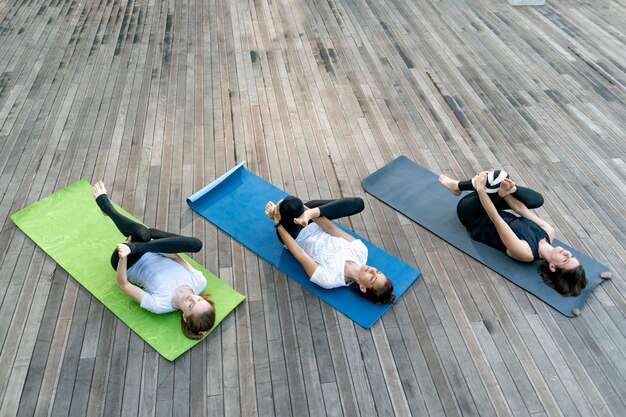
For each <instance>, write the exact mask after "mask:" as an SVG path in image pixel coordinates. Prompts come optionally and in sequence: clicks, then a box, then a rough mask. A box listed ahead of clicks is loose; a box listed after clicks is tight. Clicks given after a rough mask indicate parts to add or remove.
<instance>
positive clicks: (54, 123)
mask: <svg viewBox="0 0 626 417" xmlns="http://www.w3.org/2000/svg"><path fill="white" fill-rule="evenodd" d="M624 22H626V5H625V4H624V2H623V1H618V0H597V1H589V2H574V1H566V0H548V2H547V4H546V5H545V6H543V7H519V8H514V7H511V6H509V5H508V3H507V2H506V1H505V0H498V1H485V0H458V1H453V0H440V1H436V2H432V1H414V0H388V1H375V0H325V1H315V0H290V1H288V0H271V1H257V0H254V1H250V0H248V1H244V0H234V1H225V0H208V1H200V0H184V1H183V0H163V1H157V0H145V1H139V0H135V1H133V0H94V1H83V2H79V1H76V0H42V1H33V0H0V219H1V221H2V229H1V231H0V349H1V350H0V416H16V415H17V416H33V415H35V416H47V415H53V416H65V415H71V416H85V415H87V416H170V415H177V416H202V415H210V416H222V415H225V416H240V415H241V416H257V415H258V416H273V415H277V416H298V417H300V416H375V415H378V416H411V415H412V416H451V417H453V416H520V417H521V416H527V417H541V416H566V417H575V416H580V417H592V416H598V417H608V416H614V417H622V416H626V320H625V315H626V297H625V294H626V282H625V278H626V216H625V210H624V207H625V206H626V25H624ZM401 154H405V155H408V156H409V157H411V158H412V159H414V160H415V161H417V162H419V163H420V164H422V165H424V166H426V167H428V168H429V169H431V170H433V171H435V172H444V173H446V174H448V175H451V176H456V177H467V176H471V175H472V174H473V173H474V172H476V171H478V170H481V169H484V168H489V167H503V168H504V169H506V170H507V171H509V172H510V173H511V174H512V175H513V176H514V178H515V179H517V180H518V182H519V183H522V184H526V185H529V186H531V187H533V188H536V189H538V190H540V191H541V192H542V193H543V194H544V195H545V196H546V204H545V205H544V207H542V208H541V209H540V210H539V213H540V215H541V216H542V217H545V218H547V219H549V221H550V222H551V223H552V224H554V225H556V229H557V236H559V238H561V239H562V240H565V241H566V242H568V243H570V244H572V245H573V246H575V247H577V248H579V249H580V250H582V251H584V252H586V253H588V254H590V255H591V256H593V257H595V258H596V259H598V260H600V261H601V262H603V263H605V264H607V265H609V267H610V269H611V270H612V271H613V273H614V275H615V278H614V279H613V280H612V281H611V282H606V283H604V284H603V285H602V286H601V287H599V288H598V289H596V290H595V292H594V293H593V294H592V295H591V296H590V297H589V300H588V302H587V305H586V307H585V308H584V309H583V311H582V315H581V316H580V317H577V318H574V319H569V318H566V317H564V316H562V315H560V314H559V313H557V312H555V311H554V310H552V309H551V308H550V307H548V306H546V305H545V304H544V303H542V302H541V301H538V300H537V299H536V298H534V297H533V296H531V295H529V294H527V293H526V292H524V291H522V290H520V289H519V288H517V287H515V286H514V285H512V284H510V283H508V282H507V281H506V280H504V279H502V278H501V277H499V276H498V275H497V274H495V273H493V272H491V271H490V270H488V269H486V268H484V267H483V266H482V265H480V264H478V263H477V262H476V261H474V260H473V259H470V258H469V257H467V256H465V255H464V254H462V253H461V252H459V251H457V250H456V249H454V248H452V247H451V246H449V245H448V244H447V243H446V242H444V241H442V240H440V239H438V238H437V237H435V236H434V235H432V234H430V233H429V232H427V231H425V230H423V229H422V228H420V227H419V226H417V225H415V224H414V223H412V222H411V221H410V220H408V219H407V218H405V217H403V216H401V215H399V214H397V213H396V212H394V211H393V210H391V209H389V208H388V207H386V206H384V205H382V204H381V203H380V202H379V201H377V200H376V199H374V198H372V197H371V196H369V195H366V194H365V193H364V191H363V190H362V189H361V187H360V180H361V179H362V178H364V177H365V176H367V175H368V174H369V173H371V172H373V171H375V170H376V169H378V168H380V167H381V166H383V165H384V164H385V163H387V162H389V161H391V160H392V159H394V158H395V157H396V156H398V155H401ZM242 160H247V161H248V168H249V169H250V170H251V171H252V172H255V173H256V174H258V175H260V176H261V177H263V178H265V179H267V180H269V181H271V182H272V183H274V184H276V185H277V186H279V187H281V188H283V189H285V190H287V191H288V192H290V193H294V194H298V195H300V196H301V197H303V198H320V197H321V198H331V197H340V196H351V195H356V196H360V197H363V198H364V199H365V200H366V202H367V207H366V209H365V211H364V212H363V213H362V214H360V215H358V216H355V217H354V218H352V219H350V220H349V221H345V222H344V223H345V224H346V225H347V226H349V227H351V228H353V229H354V230H355V231H356V232H357V233H359V234H362V235H364V236H365V237H367V238H368V239H369V240H371V241H373V242H375V243H376V244H378V245H380V246H382V247H383V248H385V249H386V250H387V251H389V252H391V253H392V254H394V255H396V256H398V257H399V258H401V259H402V260H404V261H405V262H407V263H409V264H411V265H414V266H417V267H418V268H419V269H421V271H422V274H423V275H422V278H421V279H420V280H419V281H418V282H417V283H415V284H414V285H413V286H412V287H411V288H410V289H409V291H408V292H407V293H406V294H405V295H404V296H403V297H402V298H401V299H400V300H399V301H398V302H397V303H396V304H395V306H394V307H393V308H392V309H391V310H390V311H389V312H388V313H387V314H386V315H385V316H384V318H383V319H382V320H381V321H379V322H378V323H377V324H376V325H375V326H374V327H372V329H370V330H364V329H362V328H360V327H358V326H356V325H355V324H354V323H353V322H352V321H350V320H349V319H347V318H346V317H344V316H343V315H341V314H339V313H337V312H336V311H335V310H333V309H332V308H330V307H328V306H327V305H326V304H324V303H323V302H320V300H319V299H317V298H315V297H313V296H311V294H309V293H308V292H306V291H304V290H303V289H302V288H301V287H299V286H298V285H295V284H294V283H293V282H292V281H291V280H289V279H288V278H287V277H285V276H284V275H282V274H281V273H279V272H277V271H276V270H275V269H274V268H272V267H270V266H268V264H266V263H265V262H264V261H262V260H259V259H258V257H257V256H256V255H254V254H253V253H251V252H250V251H248V250H246V249H244V248H242V246H241V245H239V244H238V243H237V242H233V241H232V240H231V239H230V237H229V236H228V235H226V234H224V233H222V232H221V231H218V230H216V228H215V227H214V226H212V225H211V224H209V223H208V222H206V221H204V220H203V219H201V218H199V216H196V215H195V214H193V213H192V212H191V211H190V210H189V209H188V208H187V206H186V204H185V202H184V198H185V197H186V196H188V195H190V194H192V193H193V192H194V191H195V190H197V189H199V188H201V187H202V186H203V185H204V184H206V183H208V182H210V181H211V180H213V179H214V178H216V177H217V176H219V175H220V174H221V173H223V172H225V171H226V170H227V169H229V168H230V167H232V166H234V165H235V164H236V163H237V162H240V161H242ZM80 178H87V179H89V180H90V181H92V182H93V181H96V180H99V179H103V180H104V181H105V183H106V184H107V185H108V187H109V190H110V194H112V197H113V198H114V199H115V200H117V201H118V202H120V203H121V204H122V205H123V206H124V207H125V208H126V209H127V210H129V211H130V212H132V213H134V214H135V215H136V216H138V217H140V218H141V219H143V220H144V221H145V222H146V223H147V224H151V225H155V226H156V227H160V228H166V229H167V230H170V231H173V232H181V233H184V234H189V235H193V236H196V237H198V238H200V239H202V240H203V241H204V242H205V246H204V249H203V251H202V252H200V253H199V254H197V256H195V258H196V259H197V260H198V261H200V262H202V263H203V264H204V265H206V266H207V268H208V269H209V270H211V271H213V272H215V273H216V274H218V275H219V276H220V277H221V278H222V279H223V280H225V281H226V282H228V283H229V284H231V285H232V286H233V287H235V288H236V289H237V290H239V291H240V292H243V293H245V294H246V295H247V297H248V298H247V301H246V303H244V304H243V305H241V306H240V307H238V308H237V310H236V311H235V312H234V313H233V314H231V315H230V316H229V317H228V318H227V319H226V320H225V321H224V322H223V323H222V324H221V326H220V327H219V328H217V329H216V330H215V331H214V332H213V333H212V334H211V335H210V337H208V338H207V339H206V340H205V341H203V342H202V343H200V344H199V345H197V346H196V347H195V348H193V349H192V350H190V351H189V352H188V353H186V354H185V355H183V356H182V357H180V358H179V359H178V360H176V361H175V362H174V363H169V362H167V361H166V360H164V359H163V358H161V357H160V356H159V355H158V354H157V353H156V352H155V351H153V350H152V348H151V347H149V346H147V345H146V344H145V343H144V342H143V340H141V339H140V338H138V337H137V336H136V335H135V334H134V333H133V332H131V331H130V330H129V329H128V328H127V327H126V326H125V325H123V324H122V323H121V322H120V321H119V320H118V319H117V318H115V317H114V316H113V315H112V314H111V313H110V312H109V311H108V310H107V309H106V308H104V307H103V306H102V305H101V304H100V303H99V302H98V301H97V300H95V299H94V298H93V297H92V296H91V295H90V294H89V293H88V292H86V291H85V290H84V289H83V288H81V287H80V286H79V285H77V283H76V282H75V281H74V280H73V279H72V278H71V277H69V276H68V275H67V274H66V273H65V272H64V271H63V270H62V269H61V268H59V267H58V266H57V265H56V264H55V262H53V261H52V260H51V259H50V258H49V257H47V255H45V253H43V252H42V251H41V250H40V249H39V248H37V247H36V246H35V245H34V244H33V242H32V241H30V240H29V239H28V238H27V237H25V235H24V234H23V233H22V232H21V231H19V230H18V229H16V227H15V225H14V224H13V223H12V222H11V220H10V219H9V215H10V214H11V213H13V212H15V211H17V210H19V209H20V208H22V207H24V206H26V205H28V204H30V203H33V202H35V201H37V200H38V199H40V198H42V197H44V196H46V195H49V194H50V193H52V192H54V191H56V190H58V189H60V188H62V187H64V186H66V185H68V184H70V183H72V182H74V181H76V180H78V179H80ZM259 209H260V210H261V209H262V208H261V207H259Z"/></svg>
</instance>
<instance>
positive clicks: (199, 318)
mask: <svg viewBox="0 0 626 417" xmlns="http://www.w3.org/2000/svg"><path fill="white" fill-rule="evenodd" d="M200 296H201V297H202V298H204V299H205V300H206V301H207V302H208V303H209V304H210V305H211V309H210V310H209V311H207V312H205V313H202V314H199V315H193V316H189V317H187V321H185V319H184V317H183V315H182V314H181V315H180V328H181V330H182V331H183V334H184V335H185V336H187V337H188V338H190V339H202V338H203V337H204V333H205V332H206V331H207V330H210V329H211V328H212V327H213V325H214V324H215V304H214V303H213V301H211V300H209V296H208V294H204V293H202V294H200Z"/></svg>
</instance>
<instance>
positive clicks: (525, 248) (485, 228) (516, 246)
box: [439, 171, 587, 296]
mask: <svg viewBox="0 0 626 417" xmlns="http://www.w3.org/2000/svg"><path fill="white" fill-rule="evenodd" d="M487 173H488V171H484V172H481V173H479V174H476V176H475V177H474V179H473V180H466V181H457V180H453V179H451V178H448V177H447V176H445V175H441V176H440V177H439V182H440V183H441V184H442V185H443V186H444V187H446V188H447V189H448V190H450V192H452V193H453V194H454V195H460V194H461V191H470V190H474V189H475V192H472V193H470V194H468V195H466V196H465V197H463V198H462V199H461V200H460V201H459V204H458V205H457V215H458V217H459V220H460V221H461V223H463V225H464V226H465V227H466V228H467V230H468V232H469V234H470V236H471V237H472V239H474V240H477V241H479V242H482V243H484V244H486V245H489V246H491V247H493V248H496V249H498V250H501V251H503V252H506V254H507V255H509V256H510V257H511V258H513V259H516V260H518V261H521V262H532V261H535V260H540V259H541V260H544V262H543V263H542V264H541V265H540V266H539V273H540V274H541V277H542V278H543V280H544V282H545V283H546V284H547V285H549V286H551V287H552V288H554V289H555V290H557V291H558V292H559V293H561V294H563V295H574V296H575V295H578V294H580V292H581V290H582V289H583V288H585V286H586V285H587V278H586V276H585V271H584V269H583V267H582V266H581V265H580V262H579V261H578V259H576V257H575V256H574V255H572V254H571V252H569V251H567V250H565V249H563V248H562V247H560V246H557V247H554V246H552V244H551V242H552V240H553V239H554V229H553V228H552V226H550V225H549V224H548V223H547V222H545V221H544V220H542V219H541V218H539V217H538V216H537V215H536V214H535V213H534V212H533V211H531V210H530V209H533V208H538V207H541V205H542V204H543V197H542V196H541V194H539V193H538V192H536V191H533V190H531V189H529V188H525V187H517V186H516V185H515V182H514V181H513V180H511V179H510V178H505V179H504V180H502V182H501V183H500V188H499V189H498V192H496V193H487V187H486V186H487ZM472 181H473V184H475V187H474V185H473V184H472ZM508 209H511V210H513V211H514V212H515V213H516V214H517V215H515V214H513V213H510V212H507V211H505V210H508Z"/></svg>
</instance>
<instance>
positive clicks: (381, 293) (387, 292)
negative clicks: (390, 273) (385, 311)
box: [361, 278, 396, 304]
mask: <svg viewBox="0 0 626 417" xmlns="http://www.w3.org/2000/svg"><path fill="white" fill-rule="evenodd" d="M392 292H393V283H392V282H391V280H390V279H389V278H387V282H385V284H384V285H383V286H382V287H379V288H366V289H365V292H362V293H361V294H363V296H364V297H365V298H367V299H368V300H370V301H371V302H373V303H376V304H388V303H393V301H394V300H395V299H396V296H395V295H393V294H392Z"/></svg>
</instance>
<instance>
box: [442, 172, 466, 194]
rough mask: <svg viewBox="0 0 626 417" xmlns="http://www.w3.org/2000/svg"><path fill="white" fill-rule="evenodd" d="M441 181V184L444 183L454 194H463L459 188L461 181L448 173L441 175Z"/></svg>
mask: <svg viewBox="0 0 626 417" xmlns="http://www.w3.org/2000/svg"><path fill="white" fill-rule="evenodd" d="M439 182H440V183H441V185H443V186H444V187H446V188H447V189H448V190H450V192H451V193H452V194H454V195H461V190H459V181H457V180H453V179H452V178H450V177H448V176H447V175H443V174H441V175H440V176H439Z"/></svg>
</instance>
